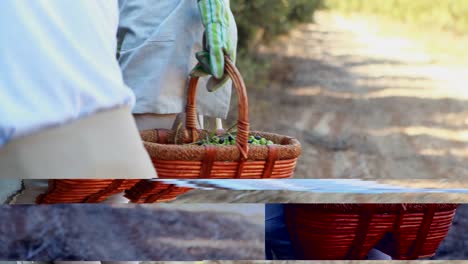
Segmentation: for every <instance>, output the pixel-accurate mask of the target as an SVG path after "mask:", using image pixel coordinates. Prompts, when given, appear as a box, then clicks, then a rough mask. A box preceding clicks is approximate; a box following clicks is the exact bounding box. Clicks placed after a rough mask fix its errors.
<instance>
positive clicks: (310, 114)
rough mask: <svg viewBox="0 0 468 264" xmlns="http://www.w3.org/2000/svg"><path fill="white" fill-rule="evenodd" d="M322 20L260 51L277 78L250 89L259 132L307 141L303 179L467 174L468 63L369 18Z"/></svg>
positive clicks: (322, 16)
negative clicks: (444, 57) (439, 54)
mask: <svg viewBox="0 0 468 264" xmlns="http://www.w3.org/2000/svg"><path fill="white" fill-rule="evenodd" d="M316 20H317V23H316V24H308V25H303V26H301V27H300V28H298V29H297V30H295V31H293V32H292V33H291V34H290V35H289V36H288V37H285V38H284V39H283V40H281V41H280V42H279V43H278V44H275V46H274V47H268V48H263V49H262V53H264V54H265V55H267V56H274V57H275V66H274V69H275V72H274V73H273V75H272V78H273V80H274V81H273V83H272V84H271V86H270V87H269V88H268V90H266V91H255V90H251V91H250V102H251V105H252V108H251V116H252V117H251V119H252V124H253V127H254V128H255V129H261V130H270V131H278V132H279V133H286V134H290V135H295V136H297V137H298V138H299V139H300V140H301V142H302V143H303V155H302V157H301V160H300V162H299V165H298V170H297V173H296V177H298V178H377V179H382V178H386V179H391V178H393V179H406V178H431V179H440V178H457V179H460V178H463V177H466V176H467V175H468V87H466V86H468V63H465V65H466V66H467V67H463V63H461V65H460V63H458V64H457V65H458V66H455V64H443V63H440V62H438V61H437V58H436V57H435V56H432V55H431V54H428V53H426V52H424V51H423V49H422V47H421V46H420V45H419V44H418V43H417V42H413V41H411V40H408V39H404V38H398V37H395V36H386V35H383V34H382V33H381V32H380V31H379V27H378V24H376V23H369V21H366V20H364V19H359V18H345V17H342V16H338V15H333V14H329V13H319V14H318V15H317V19H316Z"/></svg>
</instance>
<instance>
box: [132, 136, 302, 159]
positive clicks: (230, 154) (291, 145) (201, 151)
mask: <svg viewBox="0 0 468 264" xmlns="http://www.w3.org/2000/svg"><path fill="white" fill-rule="evenodd" d="M159 131H160V130H159ZM165 132H166V133H168V134H169V135H171V136H170V137H169V140H168V143H158V142H155V141H157V136H156V134H157V133H158V129H152V130H145V131H142V132H140V135H141V138H142V140H143V144H144V146H145V148H146V149H147V151H148V152H149V154H150V156H151V158H152V159H153V160H155V159H156V160H158V159H159V160H169V161H170V160H173V161H202V160H203V159H204V157H205V146H198V145H189V144H185V145H184V144H173V142H175V140H174V136H173V135H174V134H175V131H173V130H165ZM199 132H200V133H202V134H203V133H210V131H207V130H199ZM249 135H259V136H262V137H264V138H266V139H268V140H272V141H273V142H275V143H276V145H275V146H276V147H277V148H278V158H279V160H289V159H297V158H298V157H299V155H300V153H301V144H300V142H299V140H297V139H296V138H293V137H289V136H285V135H280V134H275V133H268V132H261V131H251V132H250V133H249ZM178 142H185V143H188V142H190V136H189V135H188V132H187V131H186V130H183V132H182V133H180V135H179V136H178ZM216 148H217V151H218V153H217V155H216V158H215V160H216V161H238V160H239V158H240V151H239V149H238V148H237V146H234V145H232V146H216ZM268 151H269V149H268V146H263V145H250V146H249V151H248V159H247V160H266V159H267V158H268Z"/></svg>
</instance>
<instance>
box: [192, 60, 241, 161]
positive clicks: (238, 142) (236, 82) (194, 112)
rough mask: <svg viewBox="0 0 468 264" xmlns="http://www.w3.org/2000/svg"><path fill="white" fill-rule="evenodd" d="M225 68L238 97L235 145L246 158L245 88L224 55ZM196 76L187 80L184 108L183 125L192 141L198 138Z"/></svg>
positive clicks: (230, 62) (234, 67)
mask: <svg viewBox="0 0 468 264" xmlns="http://www.w3.org/2000/svg"><path fill="white" fill-rule="evenodd" d="M224 61H225V70H226V72H227V74H228V75H229V77H231V80H232V82H233V84H234V88H235V89H236V93H237V97H238V107H237V108H238V110H239V114H238V120H237V137H236V146H237V148H238V149H239V151H240V153H241V158H242V159H244V160H245V159H247V153H248V139H249V104H248V100H247V89H246V88H245V83H244V80H243V79H242V76H241V74H240V72H239V70H237V68H236V66H235V65H234V63H233V62H232V61H231V60H230V59H229V57H228V56H224ZM197 84H198V77H191V78H190V82H189V88H188V94H187V106H186V109H185V113H186V117H185V118H186V120H185V127H186V128H187V130H190V131H191V132H192V141H193V142H195V141H197V139H198V129H197V109H196V101H197V100H196V96H197Z"/></svg>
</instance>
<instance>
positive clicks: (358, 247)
mask: <svg viewBox="0 0 468 264" xmlns="http://www.w3.org/2000/svg"><path fill="white" fill-rule="evenodd" d="M456 207H457V205H454V204H406V205H405V204H361V205H360V204H354V205H353V204H349V205H348V204H341V205H340V204H322V205H320V204H301V205H292V204H291V205H285V213H286V224H287V227H288V230H289V233H290V235H291V240H292V241H293V245H294V249H295V251H296V255H297V256H298V258H299V259H306V260H311V259H320V260H343V259H365V258H366V256H367V254H368V252H369V251H370V250H371V249H372V248H373V247H375V246H376V245H377V244H378V243H379V241H380V240H382V239H383V238H384V236H388V235H390V237H391V238H392V239H391V243H390V245H387V248H386V249H384V250H383V251H384V252H385V253H387V254H389V255H391V256H392V258H394V259H418V258H426V257H431V256H433V255H434V254H435V252H436V250H437V248H438V247H439V245H440V243H441V242H442V240H443V239H444V238H445V236H446V235H447V232H448V230H449V228H450V226H451V223H452V220H453V217H454V215H455V209H456Z"/></svg>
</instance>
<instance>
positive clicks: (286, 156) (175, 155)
mask: <svg viewBox="0 0 468 264" xmlns="http://www.w3.org/2000/svg"><path fill="white" fill-rule="evenodd" d="M226 71H227V73H228V74H229V75H230V77H231V79H232V81H233V83H234V87H235V89H236V92H237V95H238V98H239V100H238V109H239V115H238V122H237V139H236V146H198V145H195V144H188V143H193V142H197V141H198V140H199V139H203V138H205V137H206V136H207V134H209V131H206V130H198V129H197V112H196V105H195V103H196V90H197V83H198V78H191V79H190V82H189V90H188V95H187V106H186V124H185V129H180V131H173V130H165V129H155V130H147V131H143V132H142V133H141V137H142V139H143V143H144V145H145V147H146V150H147V151H148V153H149V155H150V157H151V159H152V161H153V164H154V166H155V168H156V170H157V173H158V177H159V178H166V179H170V178H184V179H193V178H219V179H221V178H223V179H226V178H249V179H252V178H288V177H292V175H293V173H294V169H295V166H296V161H297V158H298V157H299V155H300V152H301V146H300V144H299V141H297V140H296V139H294V138H291V137H287V136H282V135H277V134H272V133H263V132H250V133H249V114H248V103H247V93H246V88H245V85H244V82H243V80H242V77H241V75H240V73H239V71H238V70H237V69H236V67H235V66H234V64H233V63H232V62H231V61H230V60H229V58H227V57H226ZM249 135H260V136H262V137H265V138H266V139H268V140H271V141H273V142H274V143H275V144H274V145H269V146H261V145H257V146H249V144H248V138H249Z"/></svg>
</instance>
